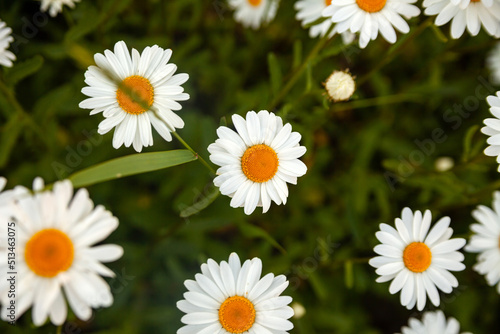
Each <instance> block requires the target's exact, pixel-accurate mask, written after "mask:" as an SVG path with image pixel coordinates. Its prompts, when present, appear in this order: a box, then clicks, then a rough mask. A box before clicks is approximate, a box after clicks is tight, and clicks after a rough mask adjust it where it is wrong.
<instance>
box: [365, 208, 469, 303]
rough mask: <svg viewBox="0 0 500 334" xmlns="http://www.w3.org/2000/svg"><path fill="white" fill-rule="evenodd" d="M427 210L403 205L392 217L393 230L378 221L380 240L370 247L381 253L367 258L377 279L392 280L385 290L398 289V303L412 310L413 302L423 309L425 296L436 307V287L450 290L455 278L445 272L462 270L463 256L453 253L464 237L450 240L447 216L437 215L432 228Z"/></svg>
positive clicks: (437, 299)
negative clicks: (378, 243)
mask: <svg viewBox="0 0 500 334" xmlns="http://www.w3.org/2000/svg"><path fill="white" fill-rule="evenodd" d="M431 219H432V217H431V212H430V211H429V210H426V211H425V213H424V215H423V216H422V213H421V212H420V211H418V210H417V211H415V213H413V212H412V211H411V210H410V209H409V208H404V209H403V212H402V219H400V218H396V229H394V228H393V227H391V226H389V225H387V224H380V231H379V232H377V233H376V237H377V239H378V240H379V241H380V242H381V243H382V244H381V245H377V246H375V248H374V251H375V253H377V254H379V255H381V256H377V257H374V258H372V259H371V260H370V262H369V263H370V265H371V266H373V267H375V268H377V270H376V273H377V274H378V275H380V277H379V278H377V282H379V283H382V282H387V281H392V282H391V285H390V286H389V292H390V293H391V294H395V293H397V292H398V291H400V290H401V305H403V306H406V308H408V309H412V308H413V307H414V306H415V304H416V305H417V309H418V310H419V311H421V310H423V308H424V306H425V303H426V299H427V296H428V297H429V299H430V300H431V302H432V304H434V305H435V306H439V293H438V289H439V290H441V291H443V292H445V293H450V292H451V291H452V290H453V288H456V287H457V286H458V281H457V279H456V278H455V276H453V275H452V274H451V273H450V272H449V271H461V270H464V269H465V266H464V264H463V263H462V261H463V260H464V256H463V254H462V253H460V252H457V250H459V249H460V248H462V247H463V246H464V245H465V239H462V238H454V239H450V237H451V235H452V234H453V230H452V229H451V227H449V225H450V218H449V217H443V218H441V219H440V220H439V221H438V222H437V223H436V224H435V225H434V227H433V228H432V229H430V231H429V228H430V226H431Z"/></svg>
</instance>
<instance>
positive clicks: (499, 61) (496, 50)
mask: <svg viewBox="0 0 500 334" xmlns="http://www.w3.org/2000/svg"><path fill="white" fill-rule="evenodd" d="M486 66H487V67H488V69H489V70H490V81H491V82H493V83H494V84H495V85H500V43H496V44H495V46H494V47H493V49H492V50H491V51H490V52H489V53H488V56H487V57H486Z"/></svg>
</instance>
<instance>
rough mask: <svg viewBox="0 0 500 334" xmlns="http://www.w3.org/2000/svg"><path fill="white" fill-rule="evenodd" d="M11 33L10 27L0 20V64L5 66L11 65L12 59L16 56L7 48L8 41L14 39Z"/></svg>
mask: <svg viewBox="0 0 500 334" xmlns="http://www.w3.org/2000/svg"><path fill="white" fill-rule="evenodd" d="M11 34H12V29H11V28H9V27H7V25H6V24H5V22H3V21H2V20H0V65H3V66H6V67H12V61H13V60H16V56H15V55H14V54H13V53H12V52H10V51H9V50H7V49H8V48H9V45H10V43H11V42H13V41H14V37H12V36H11Z"/></svg>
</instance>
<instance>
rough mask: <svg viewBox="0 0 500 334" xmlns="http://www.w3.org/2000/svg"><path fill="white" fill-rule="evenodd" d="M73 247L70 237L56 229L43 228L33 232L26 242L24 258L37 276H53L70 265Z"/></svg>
mask: <svg viewBox="0 0 500 334" xmlns="http://www.w3.org/2000/svg"><path fill="white" fill-rule="evenodd" d="M73 258H74V248H73V242H72V241H71V239H70V238H69V237H68V236H67V235H66V234H65V233H63V232H61V231H59V230H56V229H52V228H49V229H45V230H41V231H39V232H37V233H36V234H34V235H33V236H32V237H31V239H30V240H29V241H28V242H27V243H26V247H25V250H24V259H25V260H26V264H27V265H28V267H29V268H30V269H31V270H32V271H33V272H34V273H35V274H37V275H38V276H43V277H54V276H56V275H57V274H59V273H60V272H62V271H66V270H68V269H69V267H71V264H72V263H73Z"/></svg>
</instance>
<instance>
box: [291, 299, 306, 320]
mask: <svg viewBox="0 0 500 334" xmlns="http://www.w3.org/2000/svg"><path fill="white" fill-rule="evenodd" d="M290 306H291V307H292V310H293V312H294V315H293V317H294V318H295V319H300V318H302V317H303V316H304V314H306V309H305V307H304V306H303V305H302V304H301V303H297V302H293V303H292V305H290Z"/></svg>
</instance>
